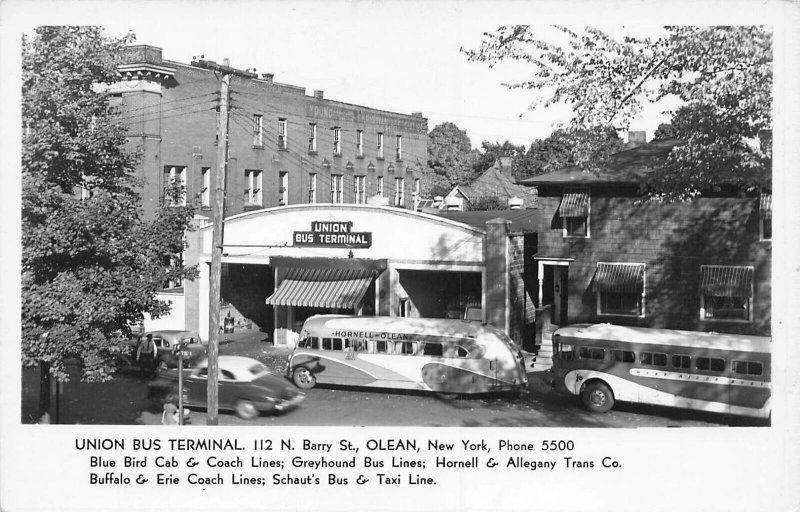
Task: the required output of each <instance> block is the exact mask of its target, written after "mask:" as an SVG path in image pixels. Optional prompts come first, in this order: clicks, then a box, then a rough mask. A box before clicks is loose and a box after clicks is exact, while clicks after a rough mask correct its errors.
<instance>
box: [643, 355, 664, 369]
mask: <svg viewBox="0 0 800 512" xmlns="http://www.w3.org/2000/svg"><path fill="white" fill-rule="evenodd" d="M641 362H642V364H646V365H648V366H667V354H662V353H661V352H642V357H641Z"/></svg>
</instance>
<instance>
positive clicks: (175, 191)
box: [164, 166, 186, 206]
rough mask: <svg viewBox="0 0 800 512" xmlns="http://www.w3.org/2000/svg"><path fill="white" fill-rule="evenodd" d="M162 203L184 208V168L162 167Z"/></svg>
mask: <svg viewBox="0 0 800 512" xmlns="http://www.w3.org/2000/svg"><path fill="white" fill-rule="evenodd" d="M164 203H165V204H167V205H169V206H186V167H175V166H167V167H164Z"/></svg>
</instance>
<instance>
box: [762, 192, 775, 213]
mask: <svg viewBox="0 0 800 512" xmlns="http://www.w3.org/2000/svg"><path fill="white" fill-rule="evenodd" d="M759 208H760V210H761V217H763V218H765V219H771V218H772V193H771V192H762V193H761V201H760V206H759Z"/></svg>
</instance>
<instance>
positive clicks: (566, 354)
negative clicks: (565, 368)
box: [556, 342, 575, 361]
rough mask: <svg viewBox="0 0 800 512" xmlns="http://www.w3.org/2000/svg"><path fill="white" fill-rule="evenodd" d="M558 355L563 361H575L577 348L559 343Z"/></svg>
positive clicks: (557, 345)
mask: <svg viewBox="0 0 800 512" xmlns="http://www.w3.org/2000/svg"><path fill="white" fill-rule="evenodd" d="M556 354H557V355H558V357H559V358H560V359H561V360H562V361H572V360H573V359H575V347H574V346H573V345H570V344H569V343H561V342H558V343H557V344H556Z"/></svg>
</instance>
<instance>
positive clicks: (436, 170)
mask: <svg viewBox="0 0 800 512" xmlns="http://www.w3.org/2000/svg"><path fill="white" fill-rule="evenodd" d="M476 158H477V152H476V151H475V150H473V149H472V143H471V141H470V140H469V136H467V132H466V131H464V130H462V129H460V128H459V127H458V126H456V125H455V124H454V123H451V122H447V121H446V122H444V123H441V124H439V125H436V126H435V127H434V128H433V129H432V130H431V131H430V133H428V170H429V171H430V177H431V180H430V184H429V191H430V193H431V194H432V195H446V194H447V193H448V192H449V191H450V190H451V189H452V188H453V187H454V186H456V185H461V184H464V183H468V182H470V181H471V180H472V179H473V177H474V172H473V165H474V164H475V160H476Z"/></svg>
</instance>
